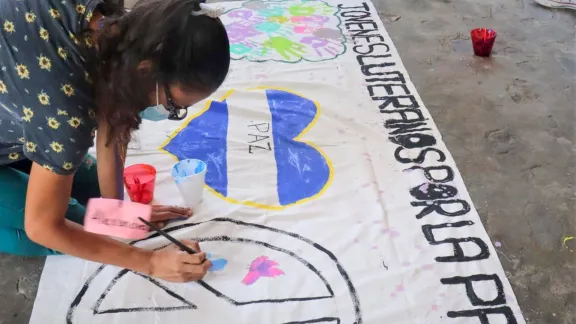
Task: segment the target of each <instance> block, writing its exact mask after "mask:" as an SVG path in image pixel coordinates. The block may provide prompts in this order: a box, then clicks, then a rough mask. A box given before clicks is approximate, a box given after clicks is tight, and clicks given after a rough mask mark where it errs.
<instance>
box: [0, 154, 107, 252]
mask: <svg viewBox="0 0 576 324" xmlns="http://www.w3.org/2000/svg"><path fill="white" fill-rule="evenodd" d="M31 167H32V162H31V161H29V160H23V161H19V162H16V163H13V164H9V165H5V166H0V253H9V254H18V255H26V256H45V255H54V254H59V253H58V252H56V251H54V250H50V249H48V248H46V247H43V246H41V245H38V244H36V243H34V242H32V241H31V240H30V239H29V238H28V236H27V235H26V232H25V231H24V206H25V205H26V189H27V187H28V178H29V174H30V169H31ZM95 197H100V189H99V187H98V174H97V171H96V159H94V158H93V157H91V156H88V157H86V159H85V161H84V163H83V164H82V166H81V167H80V168H79V169H78V171H77V172H76V175H75V176H74V183H73V185H72V198H71V199H70V203H69V204H68V210H67V211H66V218H67V219H69V220H71V221H73V222H76V223H78V224H82V223H83V222H84V213H85V211H86V210H85V208H84V206H86V203H87V202H88V199H90V198H95Z"/></svg>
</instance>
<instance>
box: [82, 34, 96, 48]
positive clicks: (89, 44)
mask: <svg viewBox="0 0 576 324" xmlns="http://www.w3.org/2000/svg"><path fill="white" fill-rule="evenodd" d="M84 44H86V47H88V48H92V47H94V43H93V42H92V37H90V36H86V37H84Z"/></svg>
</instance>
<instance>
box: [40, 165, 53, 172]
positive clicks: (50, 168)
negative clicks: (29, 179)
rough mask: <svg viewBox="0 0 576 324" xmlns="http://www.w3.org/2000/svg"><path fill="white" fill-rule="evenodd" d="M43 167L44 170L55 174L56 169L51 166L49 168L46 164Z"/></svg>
mask: <svg viewBox="0 0 576 324" xmlns="http://www.w3.org/2000/svg"><path fill="white" fill-rule="evenodd" d="M42 167H43V168H44V169H46V170H48V171H50V172H54V168H53V167H51V166H49V165H48V164H44V165H43V166H42Z"/></svg>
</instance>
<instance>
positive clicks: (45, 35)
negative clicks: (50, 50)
mask: <svg viewBox="0 0 576 324" xmlns="http://www.w3.org/2000/svg"><path fill="white" fill-rule="evenodd" d="M40 38H42V39H43V40H45V41H48V39H50V33H49V32H48V30H46V29H45V28H40Z"/></svg>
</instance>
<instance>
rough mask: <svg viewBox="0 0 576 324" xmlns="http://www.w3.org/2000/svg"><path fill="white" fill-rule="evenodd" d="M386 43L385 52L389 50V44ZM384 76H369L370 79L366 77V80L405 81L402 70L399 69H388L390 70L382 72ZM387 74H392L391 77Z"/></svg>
mask: <svg viewBox="0 0 576 324" xmlns="http://www.w3.org/2000/svg"><path fill="white" fill-rule="evenodd" d="M376 45H380V44H376ZM384 45H386V48H387V50H386V52H389V51H390V46H388V45H387V44H384ZM384 76H385V77H382V78H371V79H366V82H368V83H372V82H400V83H406V78H405V77H404V74H402V72H400V71H390V72H384ZM389 76H393V77H389Z"/></svg>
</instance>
